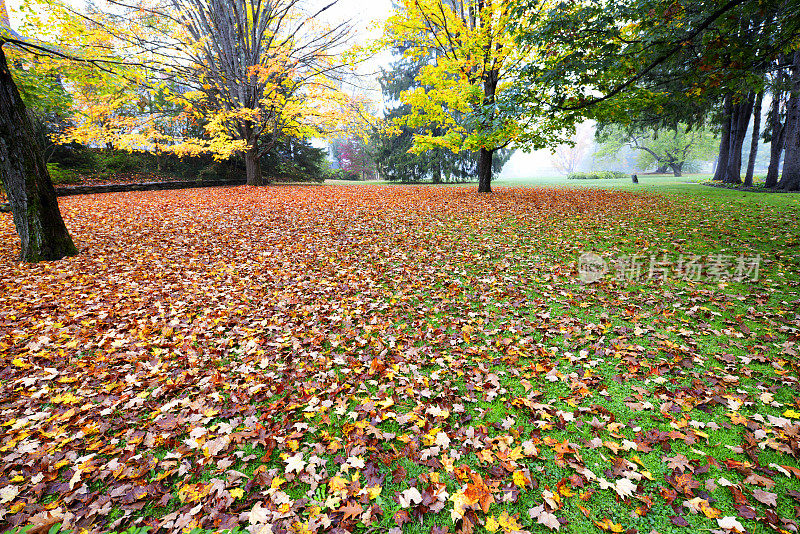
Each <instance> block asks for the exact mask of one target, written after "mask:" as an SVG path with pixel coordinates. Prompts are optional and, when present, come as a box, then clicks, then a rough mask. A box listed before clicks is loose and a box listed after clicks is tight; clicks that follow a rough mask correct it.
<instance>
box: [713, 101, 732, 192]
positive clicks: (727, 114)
mask: <svg viewBox="0 0 800 534" xmlns="http://www.w3.org/2000/svg"><path fill="white" fill-rule="evenodd" d="M732 108H733V104H732V102H731V95H727V96H725V104H724V107H723V113H722V139H721V140H720V142H719V156H718V157H717V170H716V171H715V172H714V178H712V180H714V181H717V182H721V181H722V179H723V178H725V169H727V168H728V152H729V151H730V147H731V115H732Z"/></svg>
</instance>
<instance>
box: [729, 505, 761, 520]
mask: <svg viewBox="0 0 800 534" xmlns="http://www.w3.org/2000/svg"><path fill="white" fill-rule="evenodd" d="M733 507H734V508H736V511H737V512H739V516H740V517H741V518H742V519H755V518H756V511H755V510H753V509H752V508H750V507H749V506H747V505H746V504H738V505H734V506H733Z"/></svg>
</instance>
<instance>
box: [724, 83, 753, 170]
mask: <svg viewBox="0 0 800 534" xmlns="http://www.w3.org/2000/svg"><path fill="white" fill-rule="evenodd" d="M753 101H754V95H753V94H750V95H748V96H747V97H745V98H744V99H743V100H742V101H740V102H739V103H737V104H734V105H733V113H732V114H731V126H730V148H729V149H728V165H727V166H726V169H725V176H724V178H723V179H722V181H723V182H724V183H726V184H740V183H742V147H743V146H744V138H745V137H746V136H747V126H748V124H749V123H750V115H751V114H752V113H753Z"/></svg>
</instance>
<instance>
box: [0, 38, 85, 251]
mask: <svg viewBox="0 0 800 534" xmlns="http://www.w3.org/2000/svg"><path fill="white" fill-rule="evenodd" d="M0 180H2V183H3V188H4V189H5V191H6V195H8V200H9V202H10V204H11V212H12V214H13V217H14V226H15V227H16V229H17V233H18V234H19V238H20V241H21V245H22V246H21V253H20V259H21V260H22V261H25V262H38V261H45V260H58V259H61V258H63V257H65V256H74V255H76V254H77V253H78V250H77V249H76V248H75V245H74V244H73V242H72V238H71V237H70V236H69V232H68V231H67V227H66V226H65V225H64V220H63V219H62V218H61V212H60V211H59V209H58V200H57V199H56V192H55V189H53V183H52V182H51V181H50V174H49V173H48V171H47V165H45V162H44V158H43V156H42V150H41V147H40V146H39V143H38V141H37V139H36V135H35V131H34V128H33V124H32V123H31V120H30V117H29V116H28V112H27V110H26V109H25V104H24V103H23V102H22V98H21V97H20V95H19V91H18V90H17V86H16V84H15V83H14V80H13V78H12V77H11V71H10V70H9V68H8V63H7V62H6V56H5V53H4V52H3V49H2V43H0Z"/></svg>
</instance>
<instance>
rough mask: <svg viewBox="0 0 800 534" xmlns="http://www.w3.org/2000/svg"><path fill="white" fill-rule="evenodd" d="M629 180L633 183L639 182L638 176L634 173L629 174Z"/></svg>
mask: <svg viewBox="0 0 800 534" xmlns="http://www.w3.org/2000/svg"><path fill="white" fill-rule="evenodd" d="M631 182H633V183H635V184H638V183H639V177H638V176H636V175H635V174H631Z"/></svg>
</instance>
